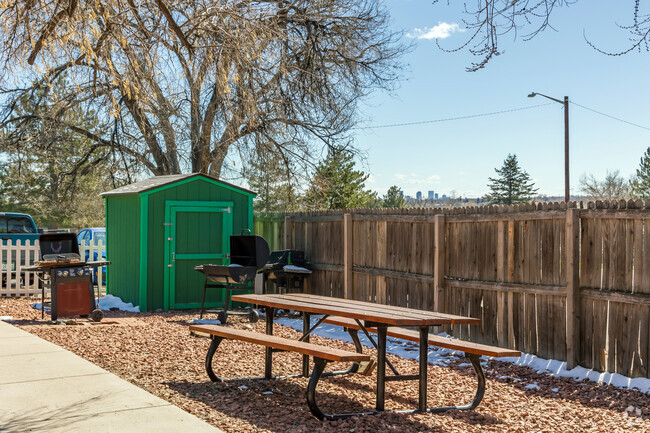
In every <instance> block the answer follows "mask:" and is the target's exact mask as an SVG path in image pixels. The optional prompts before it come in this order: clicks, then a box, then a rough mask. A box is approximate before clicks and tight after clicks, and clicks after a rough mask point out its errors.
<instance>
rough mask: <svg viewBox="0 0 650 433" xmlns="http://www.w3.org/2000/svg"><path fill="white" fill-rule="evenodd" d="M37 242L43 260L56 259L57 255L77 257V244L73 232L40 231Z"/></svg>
mask: <svg viewBox="0 0 650 433" xmlns="http://www.w3.org/2000/svg"><path fill="white" fill-rule="evenodd" d="M38 244H39V247H40V250H41V257H43V260H48V258H46V256H54V257H50V258H49V260H55V261H56V260H58V257H59V256H62V257H66V258H68V257H69V258H74V256H71V254H74V255H76V259H79V257H80V256H79V244H78V243H77V235H75V234H74V233H41V234H39V235H38Z"/></svg>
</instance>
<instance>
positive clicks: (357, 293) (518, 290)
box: [257, 201, 650, 377]
mask: <svg viewBox="0 0 650 433" xmlns="http://www.w3.org/2000/svg"><path fill="white" fill-rule="evenodd" d="M258 223H259V224H260V225H259V226H257V227H263V228H264V230H266V229H268V228H269V227H271V226H272V225H273V226H274V227H273V233H274V236H278V233H282V234H283V235H284V247H285V248H293V249H304V250H305V254H306V258H307V260H308V261H309V262H310V263H311V265H310V268H311V269H313V271H314V272H313V274H312V275H311V277H310V279H309V284H308V287H309V288H308V290H309V291H310V292H311V293H315V294H322V295H328V296H337V297H344V298H350V299H358V300H370V301H375V302H378V303H386V304H390V305H401V306H407V307H411V308H419V309H424V310H432V311H440V312H445V313H452V314H461V315H467V316H473V317H478V318H480V319H481V325H480V326H467V325H465V326H453V327H449V328H448V329H447V330H448V332H450V333H451V334H452V335H455V336H457V337H459V338H463V339H468V340H471V341H475V342H479V343H486V344H492V345H499V346H502V347H511V348H516V349H518V350H522V351H524V352H527V353H531V354H535V355H538V356H540V357H542V358H552V359H559V360H564V361H567V364H568V367H569V368H572V367H573V366H575V365H577V364H579V365H582V366H584V367H587V368H593V369H596V370H599V371H609V372H616V373H621V374H624V375H628V376H633V377H637V376H643V377H650V371H649V369H648V362H649V361H650V348H649V344H648V343H649V339H650V324H649V321H648V316H649V314H650V235H649V230H650V202H645V203H644V202H641V201H636V202H632V201H630V202H612V203H608V202H597V203H595V204H594V203H589V204H588V205H584V206H583V204H582V203H580V204H579V205H577V204H576V203H570V205H569V208H568V209H567V208H566V207H565V206H564V205H560V204H557V203H556V204H538V205H533V204H530V205H521V206H501V207H496V206H490V207H474V208H459V209H445V210H439V209H436V210H433V209H405V210H402V209H379V210H373V209H370V210H352V211H347V212H341V211H339V212H333V211H329V212H316V213H294V214H287V215H286V216H285V218H284V221H283V222H279V221H278V218H277V216H276V221H274V222H273V223H270V222H269V223H267V224H266V225H262V222H261V218H260V220H258ZM257 234H261V235H263V236H265V235H266V232H265V231H261V232H259V231H258V232H257Z"/></svg>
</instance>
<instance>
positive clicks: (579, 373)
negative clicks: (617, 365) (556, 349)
mask: <svg viewBox="0 0 650 433" xmlns="http://www.w3.org/2000/svg"><path fill="white" fill-rule="evenodd" d="M496 360H497V361H503V362H509V363H511V364H515V365H523V366H526V367H530V368H531V369H533V370H535V371H536V372H537V373H541V374H548V375H550V376H553V377H569V378H571V379H573V380H575V381H577V382H580V381H582V380H585V379H586V380H589V381H591V382H596V383H604V384H606V385H612V386H615V387H617V388H629V389H636V390H638V391H641V392H643V393H645V394H650V379H647V378H644V377H635V378H630V377H627V376H623V375H622V374H618V373H601V372H599V371H595V370H592V369H588V368H584V367H580V366H577V367H575V368H573V369H571V370H567V368H566V362H564V361H558V360H555V359H543V358H538V357H537V356H535V355H531V354H528V353H522V354H521V356H520V357H519V358H514V357H511V358H500V359H496Z"/></svg>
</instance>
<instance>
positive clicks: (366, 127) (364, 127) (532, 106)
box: [353, 102, 638, 129]
mask: <svg viewBox="0 0 650 433" xmlns="http://www.w3.org/2000/svg"><path fill="white" fill-rule="evenodd" d="M551 104H552V102H547V103H546V104H538V105H529V106H526V107H519V108H511V109H509V110H501V111H492V112H490V113H481V114H471V115H468V116H458V117H448V118H446V119H435V120H423V121H421V122H407V123H392V124H390V125H376V126H359V127H356V128H353V129H380V128H395V127H398V126H413V125H425V124H427V123H439V122H449V121H452V120H463V119H473V118H476V117H485V116H495V115H497V114H505V113H512V112H515V111H522V110H531V109H533V108H539V107H545V106H547V105H551ZM637 126H638V125H637Z"/></svg>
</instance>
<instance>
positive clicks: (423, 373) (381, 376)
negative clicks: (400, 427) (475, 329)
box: [232, 293, 480, 419]
mask: <svg viewBox="0 0 650 433" xmlns="http://www.w3.org/2000/svg"><path fill="white" fill-rule="evenodd" d="M232 299H233V301H238V302H248V303H251V304H256V305H258V306H263V307H265V309H266V333H267V334H269V335H270V334H273V316H274V315H273V313H274V311H273V310H274V309H278V308H281V309H288V310H295V311H300V312H302V313H303V338H302V339H301V340H302V341H305V342H308V341H309V335H310V334H311V333H312V332H313V331H314V330H315V329H316V328H317V327H318V326H319V325H320V324H322V323H323V322H325V321H326V320H327V318H328V317H329V316H338V317H344V318H349V319H353V320H354V321H355V322H356V323H357V325H358V327H359V328H360V329H361V330H362V331H363V332H364V334H366V336H367V337H368V338H369V339H370V341H371V342H374V341H375V340H374V339H373V338H372V337H371V336H370V332H376V334H377V339H376V349H377V391H376V393H377V395H376V402H375V410H376V412H381V411H384V401H385V389H386V387H385V384H386V381H404V380H418V381H419V404H418V409H417V410H414V411H413V412H427V411H435V409H429V408H428V407H427V366H428V364H427V359H428V354H427V352H428V351H427V349H428V341H429V326H438V325H452V324H468V325H478V324H479V323H480V321H479V319H475V318H471V317H463V316H455V315H451V314H443V313H435V312H431V311H423V310H415V309H412V308H405V307H396V306H391V305H382V304H375V303H371V302H363V301H355V300H350V299H341V298H331V297H326V296H318V295H311V294H302V293H294V294H269V295H255V294H247V295H236V296H233V298H232ZM312 314H322V315H323V317H321V318H320V319H319V320H318V322H317V323H316V324H315V325H314V326H310V316H311V315H312ZM403 326H408V327H415V328H417V329H418V331H419V374H417V375H403V374H399V373H398V371H397V370H396V369H395V368H394V367H393V366H392V365H391V364H390V362H389V361H388V360H387V359H386V336H387V330H388V328H389V327H403ZM350 328H351V327H350ZM350 328H348V330H350ZM369 328H373V331H368V329H369ZM351 335H352V334H351ZM353 339H354V337H353ZM358 347H360V345H358ZM272 354H273V351H272V350H267V352H266V363H267V365H270V363H271V362H272V360H271V357H272V356H273V355H272ZM470 360H471V359H470ZM476 362H477V363H478V357H477V358H476ZM308 363H309V357H308V356H304V357H303V372H307V371H308V368H309V367H308V365H309V364H308ZM387 366H388V367H389V368H390V369H391V370H392V373H393V374H392V375H390V376H387V375H386V367H387ZM479 367H480V363H479ZM347 415H348V414H340V415H331V416H325V418H329V419H339V418H342V417H346V416H347Z"/></svg>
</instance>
